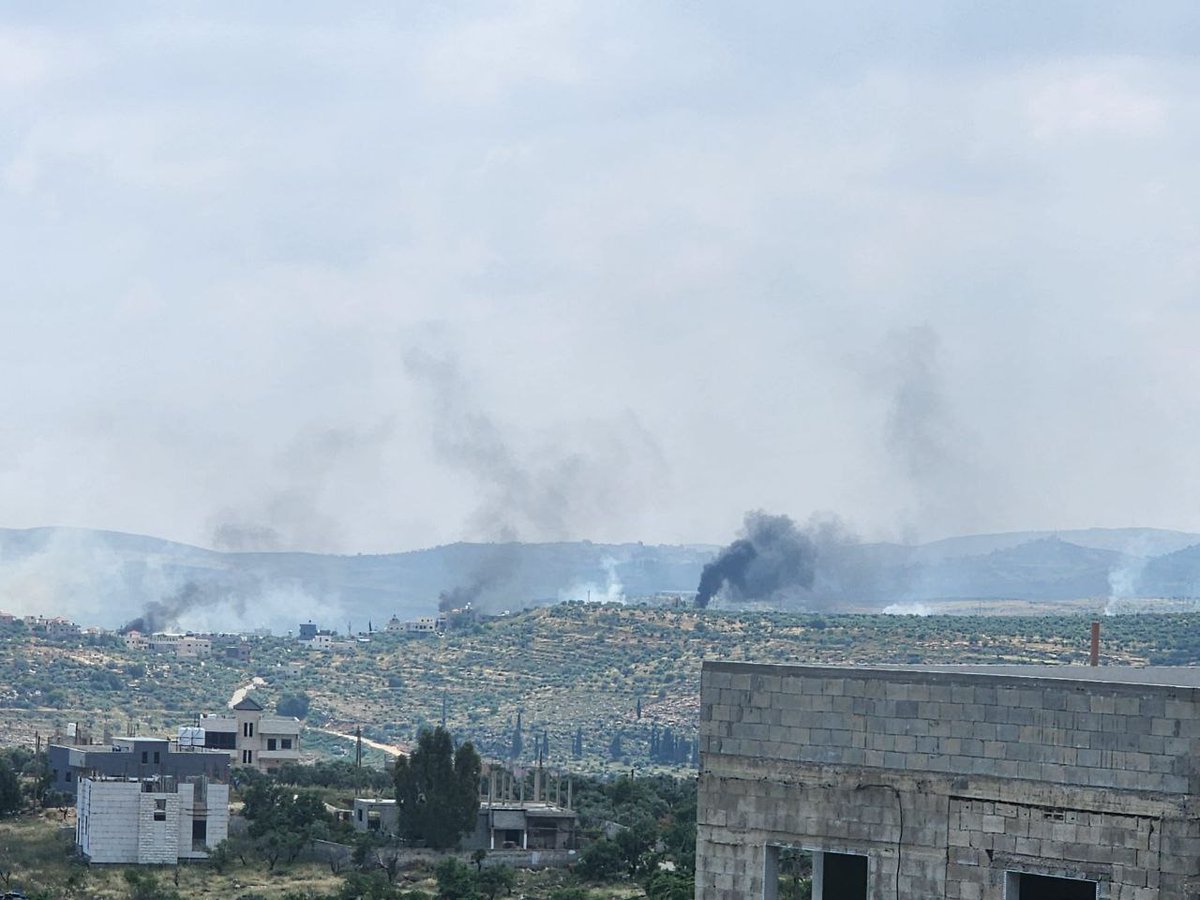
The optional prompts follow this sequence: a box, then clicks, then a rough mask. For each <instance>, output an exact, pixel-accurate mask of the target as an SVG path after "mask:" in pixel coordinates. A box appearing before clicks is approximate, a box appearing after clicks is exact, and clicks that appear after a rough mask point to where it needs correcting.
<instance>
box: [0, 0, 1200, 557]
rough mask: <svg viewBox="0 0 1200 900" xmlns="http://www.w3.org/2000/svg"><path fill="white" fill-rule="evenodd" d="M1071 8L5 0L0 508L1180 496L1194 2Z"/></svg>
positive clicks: (486, 511) (1055, 516) (400, 534)
mask: <svg viewBox="0 0 1200 900" xmlns="http://www.w3.org/2000/svg"><path fill="white" fill-rule="evenodd" d="M1082 9H1083V7H1081V6H1076V5H1072V4H1067V5H1065V6H1055V7H1054V8H1047V9H1045V10H1043V11H1042V14H1040V15H1039V16H1038V17H1036V18H1031V17H1028V16H1023V15H1020V14H1018V13H1016V12H1014V11H1012V10H1009V9H1005V8H1002V7H978V8H971V9H969V10H966V11H964V10H957V9H956V10H953V11H951V10H948V8H947V7H946V6H945V5H944V4H941V3H936V2H928V3H924V2H919V3H917V4H915V5H911V6H906V7H905V9H904V11H903V13H899V12H896V11H894V10H890V9H885V8H881V7H880V6H878V5H877V4H876V5H872V4H850V5H849V6H847V7H845V8H839V10H838V12H837V14H836V15H833V14H830V13H829V12H828V11H825V10H822V9H818V8H817V7H814V6H813V5H811V4H787V3H781V2H769V3H764V4H758V5H755V6H754V8H752V9H750V8H745V9H739V10H737V11H733V10H731V9H728V8H725V7H722V6H720V5H713V4H700V5H696V4H690V5H684V4H671V3H668V4H655V5H648V4H637V3H628V4H626V3H615V4H607V5H604V6H597V5H594V4H572V3H567V4H518V5H511V6H504V5H500V6H497V5H494V4H486V5H485V4H471V3H467V4H465V5H460V6H455V7H454V8H452V9H443V8H430V9H429V10H424V11H417V10H413V9H410V8H407V7H397V6H395V5H387V4H375V3H366V4H364V5H361V6H357V7H356V8H355V9H354V10H353V11H351V12H349V13H347V12H346V11H344V10H338V11H336V12H334V11H331V10H330V9H329V8H328V7H324V6H321V5H319V4H312V3H307V2H299V3H294V4H289V5H288V7H287V10H286V13H284V12H281V8H280V7H275V6H270V5H268V6H244V7H237V8H233V7H229V8H216V7H205V6H197V7H190V8H179V9H175V8H173V9H171V10H169V11H157V12H156V11H150V12H147V11H145V10H138V11H136V12H135V11H133V10H131V9H125V8H120V7H112V6H106V5H93V6H89V7H75V8H72V9H71V10H69V11H66V10H60V9H59V8H58V7H55V6H53V5H39V6H34V7H29V8H21V9H18V8H13V9H6V10H5V11H4V13H3V14H0V108H2V109H3V110H4V112H5V121H6V123H8V127H7V128H6V130H5V132H4V134H3V135H0V192H3V198H4V201H5V202H4V203H3V204H0V241H3V243H4V246H5V248H6V258H7V259H8V260H9V261H10V263H9V266H8V267H7V269H6V291H7V294H6V296H7V297H8V298H9V299H8V302H6V303H5V304H4V305H3V308H2V309H0V358H3V360H4V364H3V372H4V375H5V376H6V381H7V382H8V383H9V384H15V385H20V386H21V389H20V390H19V391H18V390H14V391H10V392H8V393H7V394H6V395H5V398H4V400H3V404H2V406H0V413H2V416H0V421H4V422H8V423H19V427H18V426H17V425H16V424H10V425H9V426H8V427H6V428H3V429H0V496H3V498H4V501H5V502H4V507H5V510H6V521H5V522H3V523H0V524H9V525H37V524H42V523H68V524H78V525H89V526H103V527H112V528H120V529H125V530H131V531H137V532H149V533H155V534H161V535H164V536H168V537H173V538H179V539H183V540H187V541H191V542H194V543H207V542H209V541H210V540H211V539H213V537H214V530H216V531H218V534H217V537H218V538H219V539H220V541H221V542H222V543H224V544H228V545H237V546H244V547H280V548H294V547H301V546H303V547H321V548H328V547H335V546H336V547H340V548H343V549H345V550H359V549H362V550H375V551H384V550H395V549H400V548H410V547H417V546H422V545H428V544H431V543H438V542H447V541H453V540H459V539H463V538H466V537H479V536H492V535H498V534H503V533H504V528H505V526H506V525H507V526H509V527H512V528H513V529H515V531H516V532H517V533H519V534H521V536H523V537H525V536H527V537H528V538H530V539H533V538H537V537H560V536H580V537H583V536H587V537H592V538H595V539H610V540H611V539H644V540H651V541H695V542H700V541H705V542H711V541H722V540H725V538H726V536H727V532H728V529H729V523H730V522H733V521H737V518H738V516H740V514H741V513H742V512H743V511H744V510H746V509H753V508H763V509H792V510H807V509H834V510H837V511H838V512H839V513H841V514H843V515H845V516H846V517H847V519H848V520H850V521H854V522H855V523H856V525H857V527H858V528H859V529H860V530H861V532H862V533H863V535H864V538H865V539H870V538H871V537H873V536H877V535H880V534H883V535H885V536H887V535H892V536H894V535H895V532H896V531H899V530H903V529H904V528H905V527H906V526H911V527H912V528H914V529H916V530H918V531H920V532H921V533H922V534H923V535H925V533H926V532H928V533H929V535H928V536H934V534H933V533H935V532H938V531H941V530H946V529H950V530H972V531H975V530H997V529H1011V528H1024V527H1042V528H1061V527H1068V526H1071V525H1090V524H1097V525H1122V524H1159V525H1170V526H1176V527H1183V528H1197V527H1200V518H1198V516H1197V513H1196V512H1195V510H1193V509H1192V508H1191V507H1190V506H1189V505H1188V503H1187V502H1186V497H1188V496H1190V495H1191V493H1192V492H1193V491H1192V488H1195V487H1197V486H1200V469H1198V468H1197V466H1196V464H1195V463H1194V461H1193V460H1192V459H1191V456H1190V454H1188V452H1187V450H1186V448H1187V447H1189V446H1191V445H1192V444H1193V443H1194V442H1195V441H1196V440H1197V439H1200V427H1198V426H1197V424H1196V423H1197V422H1200V401H1197V400H1195V399H1193V394H1194V392H1193V391H1191V390H1190V385H1191V384H1193V383H1194V381H1195V376H1196V371H1195V370H1196V365H1197V364H1196V362H1195V354H1194V353H1193V352H1192V347H1193V345H1194V344H1195V340H1194V338H1195V336H1196V332H1197V328H1198V327H1200V322H1198V320H1197V319H1196V317H1195V314H1194V313H1193V312H1192V309H1193V308H1194V302H1193V301H1194V297H1195V293H1196V288H1197V284H1198V281H1197V279H1198V277H1200V264H1198V260H1197V254H1196V250H1195V248H1196V246H1197V245H1198V244H1197V234H1196V231H1197V229H1196V226H1195V224H1194V221H1193V220H1194V215H1193V212H1192V210H1191V208H1190V205H1189V204H1188V203H1187V202H1186V198H1188V197H1189V196H1191V195H1192V194H1193V193H1195V190H1196V189H1197V187H1198V186H1200V176H1197V174H1196V172H1195V166H1194V157H1195V154H1194V152H1193V145H1194V144H1195V142H1196V139H1197V137H1198V136H1200V135H1198V131H1200V129H1198V127H1197V124H1196V123H1197V122H1200V118H1198V117H1197V116H1196V115H1195V101H1194V99H1193V98H1194V97H1195V96H1197V88H1198V87H1200V66H1197V64H1196V62H1195V59H1194V57H1193V55H1192V54H1191V51H1190V46H1189V44H1188V41H1187V36H1188V35H1190V34H1193V33H1194V31H1195V27H1196V24H1197V13H1196V11H1195V9H1194V8H1193V7H1192V6H1191V5H1185V4H1164V5H1161V6H1156V7H1155V9H1153V10H1145V9H1142V8H1134V7H1130V8H1129V9H1128V10H1123V9H1122V10H1118V9H1111V10H1104V11H1101V12H1095V11H1094V10H1091V8H1090V7H1088V12H1089V14H1088V15H1084V14H1082V12H1081V10H1082ZM430 322H437V323H440V324H439V326H438V327H439V328H440V333H441V334H442V335H443V337H444V340H445V346H447V347H450V348H452V350H453V354H452V358H453V360H454V362H455V366H456V368H457V371H458V373H459V374H458V377H459V379H460V381H461V384H459V386H458V387H456V388H455V389H454V390H455V391H457V392H458V393H453V392H451V393H445V392H444V391H443V392H442V393H439V391H442V389H440V388H439V389H433V388H431V383H432V382H431V381H430V380H429V379H428V378H427V379H425V380H424V381H422V380H421V379H414V378H413V377H412V373H411V372H410V371H409V368H408V367H407V366H406V362H405V358H404V357H405V354H404V349H405V348H406V347H409V346H411V345H412V344H413V338H412V336H413V335H414V334H421V333H422V329H425V328H427V327H428V323H430ZM914 329H917V330H916V331H914ZM921 329H927V330H928V333H929V334H932V335H934V336H935V337H936V340H935V341H933V348H932V349H929V346H927V344H928V342H925V343H924V344H923V343H922V340H923V339H920V338H919V335H920V333H921ZM889 335H901V336H904V335H908V337H907V338H904V337H902V338H900V339H898V340H899V343H900V345H901V348H900V349H897V348H896V346H895V342H894V341H892V340H890V339H889V337H888V336H889ZM418 343H420V341H418ZM918 345H920V346H918ZM422 346H425V345H422ZM922 346H924V347H925V349H924V350H921V347H922ZM905 347H907V349H904V348H905ZM426 349H430V347H428V346H426ZM432 350H433V351H435V352H434V356H435V358H436V356H437V352H440V351H439V347H438V346H433V347H432ZM381 422H387V423H391V427H390V428H389V429H385V430H384V431H377V429H379V428H380V427H381V426H380V423H381ZM470 423H474V424H475V425H477V426H480V428H479V429H477V430H476V431H475V432H473V433H469V432H470V429H469V428H467V427H466V426H467V425H469V424H470ZM326 433H333V434H346V435H356V436H359V437H360V438H362V439H363V440H364V441H365V443H366V445H369V446H364V447H363V448H361V449H346V450H337V451H333V452H331V453H329V454H326V453H324V451H323V450H322V449H321V446H322V445H321V440H322V439H321V438H319V437H316V436H319V435H321V434H326ZM468 437H469V439H467V438H468ZM293 441H295V442H296V444H297V446H300V447H307V448H308V452H310V455H311V458H312V459H313V460H314V462H313V463H312V464H311V465H309V464H301V463H299V462H297V461H296V460H295V459H294V458H293V457H292V456H291V455H290V452H289V447H290V446H291V442H293ZM297 452H301V451H297ZM1099 483H1103V484H1104V485H1105V491H1103V492H1097V491H1096V490H1095V487H1094V486H1095V485H1096V484H1099ZM664 485H665V487H664Z"/></svg>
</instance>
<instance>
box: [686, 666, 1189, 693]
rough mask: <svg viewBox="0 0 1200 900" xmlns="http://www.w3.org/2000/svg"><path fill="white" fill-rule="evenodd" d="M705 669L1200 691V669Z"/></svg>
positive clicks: (1155, 667)
mask: <svg viewBox="0 0 1200 900" xmlns="http://www.w3.org/2000/svg"><path fill="white" fill-rule="evenodd" d="M704 667H705V668H706V669H711V670H713V671H718V672H719V671H730V672H742V673H745V672H755V671H759V672H761V673H762V674H771V675H778V674H780V670H784V671H786V672H788V673H794V674H796V675H800V676H803V675H805V674H810V675H813V676H820V677H829V675H830V674H832V673H834V672H842V673H846V672H853V673H854V674H855V675H858V676H863V675H869V676H874V677H878V678H882V679H884V680H891V679H893V678H900V677H907V678H911V677H912V676H913V675H914V674H924V675H929V676H931V678H930V679H929V680H931V681H938V680H941V679H939V678H938V676H941V675H946V676H953V678H954V679H959V678H961V677H962V676H964V675H967V676H980V677H986V678H1000V679H1023V678H1036V679H1047V678H1050V679H1062V680H1064V681H1077V682H1083V683H1090V682H1100V683H1104V684H1129V685H1155V686H1158V687H1178V688H1200V666H1197V667H1192V666H1081V665H1062V666H1055V665H937V666H904V665H892V666H864V665H842V666H836V665H788V664H786V663H780V664H775V663H752V662H751V663H742V662H723V661H717V660H706V661H705V663H704Z"/></svg>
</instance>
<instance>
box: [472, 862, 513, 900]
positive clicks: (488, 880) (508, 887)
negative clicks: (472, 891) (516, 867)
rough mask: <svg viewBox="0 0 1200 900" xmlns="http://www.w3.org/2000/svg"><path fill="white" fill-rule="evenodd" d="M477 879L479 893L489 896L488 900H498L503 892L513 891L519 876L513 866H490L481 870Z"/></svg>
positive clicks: (509, 892)
mask: <svg viewBox="0 0 1200 900" xmlns="http://www.w3.org/2000/svg"><path fill="white" fill-rule="evenodd" d="M475 880H476V882H477V883H478V885H479V893H481V894H483V896H485V897H487V900H496V897H497V896H498V895H499V894H501V893H504V894H511V893H512V889H513V886H514V885H515V884H516V883H517V876H516V873H515V872H513V870H512V866H489V867H488V868H486V869H482V870H480V872H479V874H478V875H477V876H476V877H475Z"/></svg>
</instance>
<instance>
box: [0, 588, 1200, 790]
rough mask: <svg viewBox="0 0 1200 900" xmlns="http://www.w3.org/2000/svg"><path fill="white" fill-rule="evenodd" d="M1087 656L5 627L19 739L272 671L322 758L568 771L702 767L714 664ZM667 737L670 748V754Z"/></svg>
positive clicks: (199, 697) (1172, 622) (740, 638)
mask: <svg viewBox="0 0 1200 900" xmlns="http://www.w3.org/2000/svg"><path fill="white" fill-rule="evenodd" d="M1087 646H1088V619H1087V618H1086V617H1083V616H1061V617H1044V618H1031V617H1016V616H1014V617H987V618H983V617H973V616H927V617H916V616H867V615H853V616H815V615H792V614H786V613H779V612H762V613H746V612H742V613H733V612H721V611H713V610H708V611H703V612H697V611H695V610H691V609H652V608H644V607H633V606H622V605H617V604H603V605H602V604H581V603H568V604H560V605H556V606H551V607H545V608H539V609H534V610H529V611H526V612H523V613H520V614H517V615H513V616H508V617H503V618H500V619H496V620H493V621H490V622H486V623H483V624H477V625H473V626H470V627H469V628H467V629H466V630H463V631H456V632H452V633H449V634H447V635H444V636H440V637H439V636H418V635H404V634H398V635H378V634H377V635H375V636H374V639H373V640H372V641H371V642H370V643H363V644H358V645H357V649H356V650H354V651H351V652H332V653H328V652H324V653H323V652H316V651H306V650H303V649H301V648H300V647H299V645H297V644H296V643H295V642H293V641H290V640H288V639H285V638H262V639H259V640H257V641H255V642H254V643H253V659H252V662H250V663H248V664H247V663H237V662H233V661H227V660H224V659H219V658H216V657H214V658H212V659H209V660H203V661H195V660H175V659H171V658H167V657H162V656H154V655H150V654H147V653H144V652H138V651H131V650H128V649H126V648H125V646H124V645H123V643H122V642H121V641H120V639H119V638H117V637H115V636H101V637H95V638H87V637H84V638H79V637H77V638H73V639H70V640H52V639H47V638H41V637H33V636H30V635H29V634H27V633H26V632H25V631H24V630H23V629H22V628H19V627H18V628H12V627H9V628H8V629H7V630H4V631H0V717H2V718H3V719H4V721H5V725H6V727H5V735H6V736H7V740H8V741H9V742H11V743H31V742H32V737H33V732H34V730H38V731H40V732H41V733H43V734H45V733H47V732H48V731H49V730H50V729H52V728H53V727H55V726H62V725H64V724H65V723H66V722H69V721H76V722H79V723H81V724H82V725H84V726H86V727H89V728H91V729H92V731H93V733H94V734H96V735H97V736H98V735H99V734H100V733H101V732H102V730H103V729H104V728H105V727H106V726H107V727H108V728H110V729H111V730H112V731H114V732H116V733H123V732H125V731H127V730H129V729H133V730H137V731H141V732H143V733H146V732H160V731H163V730H171V731H173V729H174V727H175V726H177V725H179V724H186V723H187V722H189V721H191V719H192V718H193V716H194V715H195V714H197V713H199V712H205V711H208V712H219V711H221V710H222V709H224V707H225V704H226V702H227V701H228V699H229V697H230V696H231V695H232V694H233V692H234V690H235V689H236V688H237V687H238V686H240V685H245V684H247V683H248V682H249V681H250V679H251V678H253V677H255V676H258V677H261V679H262V683H261V684H256V685H255V686H254V687H253V694H254V696H255V697H256V698H258V699H259V700H260V701H261V702H263V703H264V704H265V705H267V706H268V707H269V708H272V709H273V708H274V706H275V704H276V703H277V702H278V701H279V700H280V699H281V698H282V697H283V696H284V695H285V694H290V695H296V694H300V693H302V694H306V695H307V696H308V697H309V698H310V699H311V708H310V711H309V713H308V718H307V722H308V724H309V726H310V728H309V729H308V730H307V731H306V737H305V745H306V747H308V748H310V749H311V748H320V749H322V750H323V751H326V752H329V751H332V749H333V748H334V747H338V746H340V747H346V748H349V746H350V745H349V743H348V742H346V741H345V740H344V739H341V738H336V737H332V736H328V735H325V736H322V735H320V733H319V732H315V731H313V727H321V728H326V729H328V730H329V731H331V732H341V733H343V734H349V733H352V732H353V730H354V728H355V726H357V725H361V726H362V727H363V733H364V735H365V736H366V737H368V738H370V739H373V740H374V741H375V742H377V743H379V744H383V745H399V746H403V745H405V744H406V743H407V742H408V741H410V740H411V739H412V738H413V736H414V735H415V733H416V730H417V729H418V728H419V727H421V726H422V725H426V724H436V723H438V722H439V721H440V720H441V718H442V715H443V710H444V712H445V717H446V723H447V725H448V726H449V727H450V728H451V730H452V731H454V732H455V733H456V734H457V735H459V736H461V737H464V738H471V739H473V740H474V741H475V742H476V744H477V746H478V747H479V748H480V750H481V752H483V753H484V755H486V756H492V757H496V758H508V757H509V756H510V755H511V753H512V750H513V747H514V744H519V746H520V753H519V758H520V759H521V760H524V761H525V762H529V763H532V762H535V761H536V759H537V755H538V750H539V747H542V748H543V749H544V750H545V751H548V752H545V754H544V755H545V762H546V764H548V765H550V766H552V767H561V768H565V769H572V770H577V771H603V770H606V769H608V770H628V769H629V768H630V767H642V768H646V769H649V768H653V767H655V766H659V765H662V766H668V765H672V764H675V763H679V764H687V763H688V762H689V761H690V755H689V753H688V750H687V747H686V745H685V743H684V742H690V741H692V740H693V739H694V738H695V734H696V726H697V716H698V706H699V700H698V692H699V676H700V664H701V661H702V660H703V659H706V658H708V659H729V660H746V661H762V662H789V663H838V664H877V663H917V662H929V663H956V662H964V663H965V662H997V661H999V662H1039V663H1043V662H1049V663H1081V662H1084V661H1086V656H1087ZM1104 659H1105V662H1106V663H1117V664H1146V663H1151V662H1153V663H1164V664H1166V663H1170V664H1191V663H1194V662H1196V661H1197V660H1200V616H1195V615H1136V616H1110V617H1107V618H1105V620H1104ZM289 673H293V674H289ZM639 707H640V713H641V715H640V717H639ZM518 714H520V722H521V731H520V739H519V740H518V739H517V738H516V728H517V721H518ZM667 729H670V732H671V736H670V742H671V745H672V752H671V753H667V752H664V750H665V748H664V743H663V737H664V735H665V732H666V730H667ZM578 744H581V745H582V752H581V753H580V754H579V756H578V757H576V755H575V754H574V753H573V752H572V751H573V750H574V749H575V748H576V746H577V745H578ZM652 748H654V749H657V751H658V753H657V754H656V757H657V758H652V754H651V749H652ZM372 752H373V753H374V751H372ZM378 758H380V757H378V756H376V757H375V759H378Z"/></svg>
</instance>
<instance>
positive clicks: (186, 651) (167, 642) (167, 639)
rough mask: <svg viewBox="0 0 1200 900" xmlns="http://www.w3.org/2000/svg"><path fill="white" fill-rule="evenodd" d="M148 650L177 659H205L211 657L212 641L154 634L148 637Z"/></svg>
mask: <svg viewBox="0 0 1200 900" xmlns="http://www.w3.org/2000/svg"><path fill="white" fill-rule="evenodd" d="M150 649H151V650H152V651H154V652H156V653H166V654H174V655H175V656H176V657H177V658H178V659H206V658H208V657H209V656H212V641H211V640H209V639H208V638H202V637H197V636H195V635H191V634H155V635H151V636H150Z"/></svg>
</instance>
